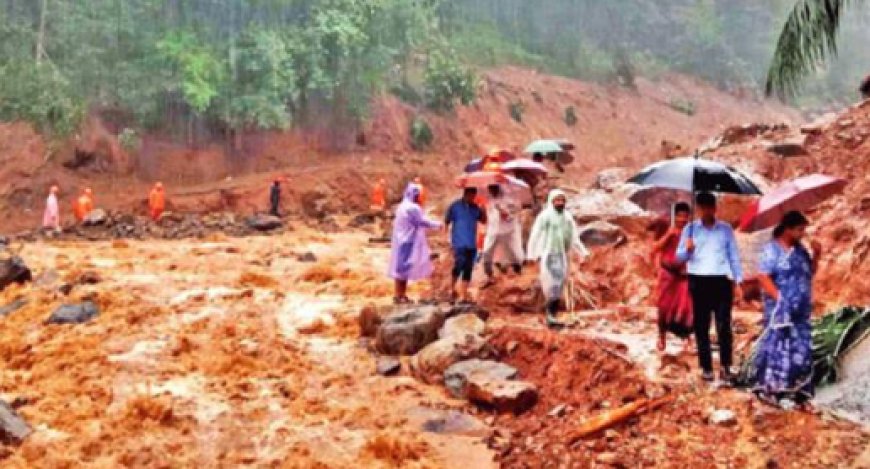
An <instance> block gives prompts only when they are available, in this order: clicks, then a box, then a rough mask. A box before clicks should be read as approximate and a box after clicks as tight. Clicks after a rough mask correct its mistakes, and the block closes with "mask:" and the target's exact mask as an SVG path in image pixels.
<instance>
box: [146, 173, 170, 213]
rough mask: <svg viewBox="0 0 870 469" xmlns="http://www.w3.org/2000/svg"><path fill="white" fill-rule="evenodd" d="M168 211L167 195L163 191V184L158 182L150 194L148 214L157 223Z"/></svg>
mask: <svg viewBox="0 0 870 469" xmlns="http://www.w3.org/2000/svg"><path fill="white" fill-rule="evenodd" d="M164 210H166V193H165V192H164V191H163V183H162V182H157V183H155V184H154V187H152V188H151V193H149V194H148V212H149V215H150V216H151V219H152V220H154V221H157V220H159V219H160V216H161V215H163V211H164Z"/></svg>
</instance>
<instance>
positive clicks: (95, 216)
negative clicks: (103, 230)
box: [82, 208, 109, 226]
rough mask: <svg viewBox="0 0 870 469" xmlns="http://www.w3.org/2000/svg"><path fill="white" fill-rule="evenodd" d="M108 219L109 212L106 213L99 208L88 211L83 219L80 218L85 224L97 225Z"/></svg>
mask: <svg viewBox="0 0 870 469" xmlns="http://www.w3.org/2000/svg"><path fill="white" fill-rule="evenodd" d="M108 220H109V214H108V213H106V211H105V210H103V209H101V208H95V209H93V210H91V211H90V213H88V214H87V215H85V219H84V220H82V224H83V225H85V226H98V225H105V224H106V222H107V221H108Z"/></svg>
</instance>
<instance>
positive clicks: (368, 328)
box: [359, 304, 393, 337]
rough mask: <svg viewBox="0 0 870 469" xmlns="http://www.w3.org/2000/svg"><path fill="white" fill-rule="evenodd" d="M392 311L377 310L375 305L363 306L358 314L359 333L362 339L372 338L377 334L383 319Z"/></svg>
mask: <svg viewBox="0 0 870 469" xmlns="http://www.w3.org/2000/svg"><path fill="white" fill-rule="evenodd" d="M392 311H393V310H392V309H385V308H379V307H378V306H376V305H373V304H368V305H365V306H363V309H362V310H360V312H359V331H360V336H362V337H374V336H375V335H377V333H378V329H379V328H380V327H381V324H382V323H383V322H384V318H385V317H386V316H387V315H389V314H390V313H391V312H392Z"/></svg>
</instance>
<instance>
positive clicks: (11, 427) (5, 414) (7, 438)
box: [0, 400, 33, 444]
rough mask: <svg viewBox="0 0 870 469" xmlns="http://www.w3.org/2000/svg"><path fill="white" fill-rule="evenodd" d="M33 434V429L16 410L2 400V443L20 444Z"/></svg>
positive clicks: (0, 426) (0, 419) (0, 408)
mask: <svg viewBox="0 0 870 469" xmlns="http://www.w3.org/2000/svg"><path fill="white" fill-rule="evenodd" d="M32 432H33V429H31V428H30V425H28V424H27V422H25V421H24V419H22V418H21V416H19V415H18V413H17V412H15V409H13V408H12V407H10V406H9V404H7V403H6V402H4V401H2V400H0V442H2V443H12V444H18V443H21V442H22V441H23V440H24V439H25V438H27V436H28V435H30V434H31V433H32Z"/></svg>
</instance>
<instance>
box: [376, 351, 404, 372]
mask: <svg viewBox="0 0 870 469" xmlns="http://www.w3.org/2000/svg"><path fill="white" fill-rule="evenodd" d="M376 370H377V372H378V374H379V375H381V376H394V375H397V374H399V371H401V370H402V362H401V361H400V360H399V359H398V357H391V356H389V355H381V356H380V357H378V361H377V367H376Z"/></svg>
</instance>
